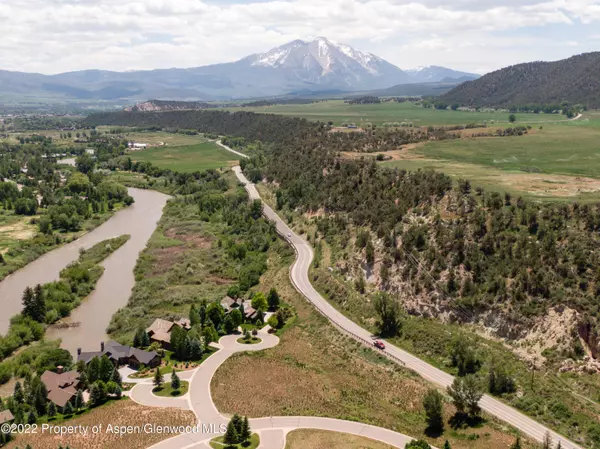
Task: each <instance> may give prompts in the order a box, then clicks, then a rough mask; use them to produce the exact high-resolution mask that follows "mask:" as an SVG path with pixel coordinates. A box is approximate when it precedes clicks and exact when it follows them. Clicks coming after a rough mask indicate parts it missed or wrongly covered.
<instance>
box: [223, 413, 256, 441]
mask: <svg viewBox="0 0 600 449" xmlns="http://www.w3.org/2000/svg"><path fill="white" fill-rule="evenodd" d="M251 436H252V430H251V429H250V424H249V422H248V417H247V416H244V417H243V418H242V417H241V416H239V415H238V414H235V415H233V417H232V418H231V420H230V421H229V423H228V424H227V430H226V431H225V435H223V443H225V444H226V445H232V444H241V445H244V444H245V443H246V442H247V441H248V440H250V437H251Z"/></svg>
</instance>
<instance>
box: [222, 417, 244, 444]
mask: <svg viewBox="0 0 600 449" xmlns="http://www.w3.org/2000/svg"><path fill="white" fill-rule="evenodd" d="M239 439H240V437H239V435H238V433H237V430H236V428H235V425H234V424H233V421H229V424H227V431H226V432H225V435H223V443H225V444H237V443H238V441H239Z"/></svg>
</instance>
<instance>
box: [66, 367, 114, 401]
mask: <svg viewBox="0 0 600 449" xmlns="http://www.w3.org/2000/svg"><path fill="white" fill-rule="evenodd" d="M77 371H78V372H79V385H80V388H82V389H89V391H90V398H89V402H88V406H89V407H90V408H93V407H97V406H99V405H102V404H104V403H105V402H106V401H107V400H108V399H109V398H110V397H115V398H120V397H121V394H122V388H123V385H122V379H121V375H120V374H119V371H118V369H117V367H116V366H115V365H114V364H113V362H112V361H111V360H110V359H109V358H108V357H107V356H106V355H103V356H101V357H94V358H93V359H91V360H90V361H89V362H88V363H87V365H86V364H85V363H84V362H78V363H77ZM67 406H68V404H67Z"/></svg>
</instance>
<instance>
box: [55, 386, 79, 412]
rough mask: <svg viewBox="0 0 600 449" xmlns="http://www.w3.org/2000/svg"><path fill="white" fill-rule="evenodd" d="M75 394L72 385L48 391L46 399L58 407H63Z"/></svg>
mask: <svg viewBox="0 0 600 449" xmlns="http://www.w3.org/2000/svg"><path fill="white" fill-rule="evenodd" d="M76 394H77V390H76V389H75V388H73V387H67V388H57V389H56V390H52V391H50V392H48V400H50V401H52V402H54V403H55V404H56V405H57V406H59V407H64V406H65V405H67V402H69V401H70V400H71V398H72V397H73V396H75V395H76Z"/></svg>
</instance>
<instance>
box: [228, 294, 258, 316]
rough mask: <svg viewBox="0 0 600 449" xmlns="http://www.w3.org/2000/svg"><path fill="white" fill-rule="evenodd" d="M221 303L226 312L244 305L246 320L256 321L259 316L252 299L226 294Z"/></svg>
mask: <svg viewBox="0 0 600 449" xmlns="http://www.w3.org/2000/svg"><path fill="white" fill-rule="evenodd" d="M221 305H222V306H223V308H224V309H225V312H226V313H229V312H231V311H232V310H233V309H239V308H240V307H241V306H243V308H244V318H245V319H246V320H248V321H254V320H255V319H256V318H258V316H257V314H256V309H254V307H252V303H251V301H248V300H247V299H241V298H232V297H230V296H225V297H224V298H223V299H222V300H221Z"/></svg>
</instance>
